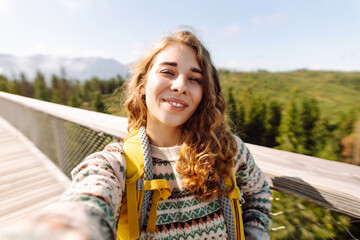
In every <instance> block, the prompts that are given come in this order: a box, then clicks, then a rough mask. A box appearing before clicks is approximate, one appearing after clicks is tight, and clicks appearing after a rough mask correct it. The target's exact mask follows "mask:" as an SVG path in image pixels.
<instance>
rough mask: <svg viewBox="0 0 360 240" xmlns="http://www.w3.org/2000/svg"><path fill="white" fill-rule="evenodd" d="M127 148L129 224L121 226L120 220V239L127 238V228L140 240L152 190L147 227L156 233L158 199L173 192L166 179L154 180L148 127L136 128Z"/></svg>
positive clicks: (130, 237) (125, 149)
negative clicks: (147, 132)
mask: <svg viewBox="0 0 360 240" xmlns="http://www.w3.org/2000/svg"><path fill="white" fill-rule="evenodd" d="M123 151H124V155H125V158H126V168H127V169H126V181H125V184H126V198H127V220H128V221H127V223H128V224H127V226H120V221H119V226H118V232H117V236H118V239H122V237H123V238H124V234H123V232H124V231H126V232H128V236H127V237H126V239H137V238H139V237H140V230H141V229H142V226H143V225H144V224H145V223H146V213H147V210H148V206H149V202H150V197H151V194H152V192H154V194H153V197H152V206H151V210H150V215H149V219H148V223H147V230H146V232H147V233H149V234H154V232H155V225H156V216H157V205H158V202H160V201H163V200H166V199H167V198H168V197H169V196H170V195H171V187H170V185H169V183H168V182H167V180H166V179H156V180H152V158H151V153H150V144H149V140H148V138H147V135H146V130H145V127H141V128H140V129H139V130H136V131H133V132H132V133H130V135H129V136H128V137H127V138H125V139H124V146H123ZM139 213H140V214H139ZM120 217H121V216H120ZM121 223H122V224H123V222H121ZM125 228H128V229H125Z"/></svg>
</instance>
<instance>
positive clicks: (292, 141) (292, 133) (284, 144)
mask: <svg viewBox="0 0 360 240" xmlns="http://www.w3.org/2000/svg"><path fill="white" fill-rule="evenodd" d="M300 137H301V127H300V121H299V113H298V108H297V106H296V103H295V100H291V101H290V103H289V105H288V107H287V110H286V113H285V115H284V117H283V118H282V121H281V124H280V137H279V138H278V141H279V143H280V146H279V148H280V149H282V150H286V151H291V152H298V153H300V152H302V150H303V147H302V146H301V145H300V141H299V139H300Z"/></svg>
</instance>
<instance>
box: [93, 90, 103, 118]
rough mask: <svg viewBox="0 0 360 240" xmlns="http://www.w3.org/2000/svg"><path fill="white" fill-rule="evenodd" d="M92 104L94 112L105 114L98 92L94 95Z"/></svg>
mask: <svg viewBox="0 0 360 240" xmlns="http://www.w3.org/2000/svg"><path fill="white" fill-rule="evenodd" d="M94 99H95V100H94V103H93V108H94V110H95V111H97V112H103V113H105V112H106V110H105V103H104V101H103V100H102V97H101V94H100V93H99V92H96V93H95V98H94Z"/></svg>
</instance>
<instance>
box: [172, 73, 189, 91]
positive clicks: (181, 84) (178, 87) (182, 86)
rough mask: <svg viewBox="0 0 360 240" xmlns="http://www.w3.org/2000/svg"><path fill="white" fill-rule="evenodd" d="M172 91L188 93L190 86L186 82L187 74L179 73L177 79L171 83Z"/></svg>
mask: <svg viewBox="0 0 360 240" xmlns="http://www.w3.org/2000/svg"><path fill="white" fill-rule="evenodd" d="M170 88H171V91H174V92H178V93H180V94H187V93H188V87H187V82H186V76H184V75H183V74H179V75H178V77H177V78H176V79H174V80H173V82H172V84H171V87H170Z"/></svg>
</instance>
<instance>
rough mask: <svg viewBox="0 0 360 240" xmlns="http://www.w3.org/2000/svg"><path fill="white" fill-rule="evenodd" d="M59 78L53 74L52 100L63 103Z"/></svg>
mask: <svg viewBox="0 0 360 240" xmlns="http://www.w3.org/2000/svg"><path fill="white" fill-rule="evenodd" d="M59 88H60V87H59V80H58V78H57V76H56V75H52V76H51V102H53V103H61V99H60V93H59Z"/></svg>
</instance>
